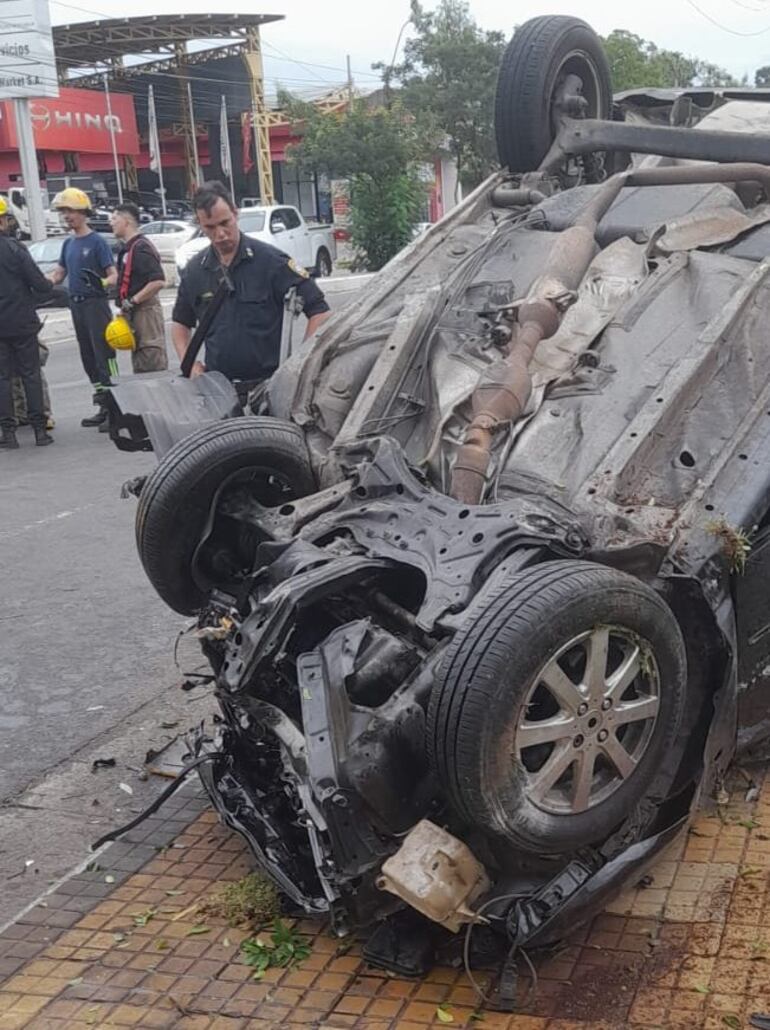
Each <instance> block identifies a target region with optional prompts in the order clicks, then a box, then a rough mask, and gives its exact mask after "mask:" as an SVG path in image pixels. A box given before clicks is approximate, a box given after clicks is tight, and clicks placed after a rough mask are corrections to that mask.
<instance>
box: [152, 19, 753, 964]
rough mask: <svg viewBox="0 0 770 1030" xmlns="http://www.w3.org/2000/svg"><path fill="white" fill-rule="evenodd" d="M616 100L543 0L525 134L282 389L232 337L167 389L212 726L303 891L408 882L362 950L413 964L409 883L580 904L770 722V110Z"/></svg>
mask: <svg viewBox="0 0 770 1030" xmlns="http://www.w3.org/2000/svg"><path fill="white" fill-rule="evenodd" d="M733 104H735V105H736V106H735V107H734V108H732V110H731V105H733ZM751 106H753V105H748V107H747V109H746V110H749V111H750V108H751ZM544 111H545V112H547V115H546V116H544V114H543V112H544ZM611 113H612V93H611V88H610V76H609V69H608V65H607V60H606V57H605V55H604V51H603V48H602V45H601V41H600V40H599V38H598V37H597V36H596V35H595V34H594V33H593V32H592V31H591V30H590V28H589V27H588V26H587V25H586V24H585V23H584V22H582V21H579V20H578V19H575V18H568V17H561V16H559V17H541V18H536V19H534V20H532V21H529V22H527V23H525V24H524V25H522V26H521V27H520V28H518V29H517V31H516V33H515V35H514V37H513V40H512V42H511V43H510V45H509V47H508V49H507V52H506V53H505V55H504V58H503V62H502V65H501V70H500V73H499V78H498V84H497V101H496V114H495V122H496V133H497V146H498V152H499V155H500V159H501V166H502V168H501V170H500V171H499V172H495V173H494V174H492V175H491V176H490V177H489V178H488V179H487V180H486V182H485V183H483V184H482V185H481V186H480V187H479V188H478V189H477V190H475V191H474V192H473V193H472V194H470V195H469V196H468V197H466V198H465V200H463V201H462V202H461V203H460V204H459V205H458V206H457V207H456V208H454V209H453V210H452V211H451V212H449V213H448V214H447V215H446V216H445V217H444V218H443V219H442V220H441V221H440V222H439V223H438V224H436V225H435V226H432V227H431V228H429V229H428V230H427V231H426V232H425V233H423V234H422V235H421V236H420V237H419V238H418V239H416V240H415V241H414V242H413V243H411V244H410V246H409V247H408V248H406V249H405V250H404V251H402V252H401V253H400V254H399V255H397V256H396V257H395V258H394V259H393V260H392V261H391V262H390V263H389V264H388V265H387V266H386V267H385V268H384V269H382V270H381V271H380V272H379V273H378V275H377V276H376V277H375V278H374V279H372V280H371V281H370V282H369V283H367V284H366V285H365V286H364V287H363V289H362V290H361V293H360V294H359V296H358V297H357V298H356V299H355V300H354V301H353V302H352V303H351V304H350V305H349V306H348V307H347V308H346V309H345V310H344V311H343V312H342V313H341V314H339V315H337V316H335V317H334V318H332V319H331V320H330V321H329V322H327V323H326V325H325V326H324V328H323V329H322V330H321V332H320V334H319V336H318V337H317V338H315V339H313V340H311V341H308V343H307V346H305V347H304V348H303V349H302V350H300V351H298V352H297V353H296V354H294V355H293V356H292V357H291V358H290V359H289V360H288V361H287V362H285V363H284V364H283V365H282V366H281V367H280V368H279V369H278V370H277V372H276V373H275V375H274V376H273V378H272V379H271V381H270V383H269V384H268V387H267V396H266V398H263V401H262V403H261V407H260V408H259V414H258V415H252V416H247V417H236V418H232V417H227V416H230V415H232V414H233V413H234V412H237V411H238V407H237V403H236V400H237V398H236V396H235V392H234V390H233V389H232V387H230V385H229V384H228V383H227V382H226V381H225V380H224V379H223V377H218V376H216V374H206V375H203V376H200V377H199V378H198V379H195V380H181V379H179V378H177V379H176V380H175V381H174V383H173V384H172V386H173V390H174V397H173V400H174V404H173V405H172V404H170V403H169V404H163V403H161V402H162V398H161V397H160V396H159V395H156V396H155V397H154V407H153V409H152V418H153V427H154V429H153V431H157V429H158V428H159V427H160V426H162V427H163V428H164V430H165V432H166V436H167V437H172V438H173V436H172V432H171V430H172V429H173V428H174V427H177V426H182V425H183V424H184V428H185V431H186V432H187V433H188V434H189V433H190V425H191V424H192V423H193V422H194V420H195V418H196V416H198V417H200V416H199V413H201V412H203V411H205V412H206V416H207V417H208V418H209V419H210V424H208V425H206V426H204V427H203V428H202V429H200V430H199V431H198V432H197V433H194V434H191V435H188V436H187V437H186V438H185V439H183V440H182V441H181V442H180V443H178V444H177V445H176V446H174V447H172V449H170V450H169V451H168V453H166V454H165V456H163V457H162V459H161V461H160V463H159V464H158V466H157V467H156V468H155V470H154V471H153V472H152V473H151V474H150V476H149V477H148V479H147V481H146V483H145V484H144V486H143V488H142V489H141V492H140V494H139V508H138V512H137V521H136V532H137V543H138V549H139V553H140V556H141V560H142V562H143V565H144V568H145V570H146V572H147V575H148V577H149V579H150V581H151V582H152V583H153V585H154V587H155V589H156V590H157V592H158V593H159V595H160V596H161V597H162V598H163V599H164V600H165V601H166V603H167V604H169V605H170V606H171V607H172V608H173V609H174V610H176V611H177V612H179V613H182V614H184V615H191V614H193V613H194V614H195V615H196V619H197V621H196V631H197V634H198V636H199V638H200V639H201V640H202V646H203V651H204V654H205V656H206V657H207V659H208V661H209V662H210V664H211V668H212V674H213V676H214V680H215V687H216V693H217V696H218V698H219V701H220V706H221V716H220V718H219V720H218V722H217V724H216V726H215V727H214V730H213V732H209V731H203V730H201V731H200V732H199V733H198V734H197V735H196V738H195V740H194V742H193V743H192V746H191V755H192V760H193V761H192V763H191V764H194V765H196V766H197V767H198V769H199V772H200V775H201V778H202V780H203V782H204V785H205V787H206V789H207V791H208V793H209V796H210V798H211V800H212V803H213V804H214V806H215V807H216V809H217V810H218V812H219V813H220V815H221V817H222V818H223V819H224V820H225V821H226V822H227V823H228V824H229V825H230V826H232V827H233V828H234V829H236V830H237V831H238V832H239V833H240V834H242V835H243V836H244V837H245V839H246V840H247V841H248V843H249V845H250V847H251V850H252V852H253V855H254V858H255V861H256V863H257V864H258V865H259V867H260V868H261V869H262V870H263V871H265V872H266V873H267V874H268V875H270V876H272V878H273V879H274V881H275V883H276V884H277V885H278V886H279V887H280V889H281V890H282V891H283V892H284V893H285V894H287V895H288V896H289V897H290V898H291V900H292V902H293V903H294V904H295V905H296V906H298V907H300V908H301V909H303V910H304V911H305V912H307V913H311V914H318V915H323V916H328V917H330V918H331V921H332V924H333V926H334V927H335V929H336V930H337V931H338V932H340V933H343V932H345V930H346V929H347V928H348V927H349V926H351V925H354V924H376V922H377V921H378V920H387V922H386V929H385V931H383V932H379V931H377V932H375V935H374V937H373V938H372V940H370V942H369V944H368V945H367V951H366V952H365V954H367V957H369V958H370V959H371V960H373V961H377V962H379V963H380V964H384V965H388V964H390V965H391V966H392V967H394V968H397V969H398V968H400V965H399V964H400V963H401V964H402V965H403V962H404V961H406V960H407V959H408V956H416V955H419V954H420V953H421V952H422V953H423V954H428V953H429V952H430V950H431V947H432V946H433V943H434V942H435V936H432V935H431V934H430V933H428V932H427V931H426V929H425V927H426V926H427V925H428V923H427V922H426V921H422V922H420V923H418V924H417V925H415V922H414V921H404V922H401V921H400V919H401V915H403V913H404V911H407V912H408V910H409V909H414V910H417V912H419V913H420V914H421V916H423V917H425V918H426V920H429V921H431V923H433V924H435V925H436V926H437V927H441V928H443V930H444V931H448V932H449V933H456V932H458V931H463V932H464V933H465V935H466V936H465V956H466V960H467V957H468V954H469V952H470V950H471V949H470V947H469V944H470V934H471V932H472V930H473V927H474V924H476V923H478V922H483V923H484V924H485V926H486V928H487V930H491V931H492V934H493V935H494V936H496V938H497V940H498V941H499V946H500V951H501V954H502V955H506V954H509V953H510V955H511V956H512V957H513V956H514V951H513V950H512V949H515V948H519V947H524V948H529V947H537V946H540V945H544V944H550V943H553V942H554V941H557V940H559V939H561V938H562V937H563V936H564V935H565V934H567V933H569V932H572V931H574V929H575V927H576V926H577V925H579V924H580V923H581V922H582V921H585V920H586V919H587V918H589V917H590V916H592V915H593V914H595V912H596V911H597V910H598V909H599V908H600V907H602V906H604V904H605V903H606V902H607V900H608V899H609V898H610V897H611V896H612V895H613V894H614V893H615V892H617V891H618V890H619V889H620V888H621V887H622V886H623V885H624V884H629V883H634V882H636V881H637V880H638V879H639V877H640V875H641V872H642V870H643V869H644V867H645V865H646V864H647V863H649V861H650V859H651V858H652V857H653V856H654V855H655V854H657V853H658V852H659V851H660V850H661V848H663V847H664V846H665V845H666V844H668V843H669V842H671V841H672V840H674V839H675V838H676V836H677V835H678V834H679V833H680V832H681V831H682V830H683V828H685V827H686V825H687V822H688V820H689V818H690V816H691V814H692V812H693V811H694V810H695V809H696V808H697V806H698V804H699V803H700V802H701V800H702V799H704V798H707V797H709V796H720V795H721V796H723V794H724V782H725V775H726V771H727V768H728V765H729V763H730V762H731V760H732V758H733V756H734V755H735V754H736V752H737V753H738V754H739V755H740V756H741V758H742V759H748V758H751V757H755V758H756V757H762V756H764V757H767V754H768V745H769V743H770V719H769V718H768V712H769V711H770V633H768V632H767V628H768V605H767V582H768V579H769V578H770V461H768V434H769V433H770V429H769V428H768V427H770V420H769V419H768V413H769V412H770V334H768V333H767V332H766V321H767V318H766V312H767V310H768V307H770V276H769V275H768V271H769V270H770V261H768V260H767V259H768V257H769V256H770V205H769V204H768V200H769V199H770V135H768V134H767V133H765V134H762V133H761V132H758V131H756V128H755V126H754V125H752V124H751V119H750V118H748V117H747V116H746V115H744V113H743V112H742V110H741V102H740V101H730V102H729V103H726V104H724V105H723V106H721V107H720V108H719V110H718V111H717V112H715V114H717V115H718V116H719V122H718V124H719V126H720V128H718V129H713V128H711V127H710V126H711V125H713V121H712V122H710V119H711V118H712V115H707V116H706V117H705V118H703V119H702V120H700V121H699V123H698V125H697V128H695V129H693V128H688V127H680V126H671V125H639V124H634V123H632V122H627V123H626V122H622V121H613V120H611ZM727 122H730V125H729V131H723V127H724V126H725V124H726V123H727ZM618 155H620V156H618ZM622 155H626V156H625V157H623V156H622ZM630 155H634V157H633V159H631V158H630ZM639 155H648V157H646V158H644V160H640V159H639ZM612 168H616V169H619V170H617V171H616V172H615V173H614V174H610V175H609V177H608V176H607V172H608V170H611V169H612ZM180 384H181V385H180ZM204 400H205V401H206V402H207V403H208V407H206V404H205V403H203V401H204ZM217 409H218V416H219V420H217ZM399 909H400V910H401V912H400V914H399ZM393 913H396V916H395V917H394V916H393ZM477 932H478V931H477ZM487 943H489V940H487ZM401 944H403V949H401ZM418 964H419V963H418ZM514 970H515V966H512V965H509V966H508V967H507V977H506V980H507V981H508V982H510V981H513V980H515V975H514ZM413 971H415V970H413ZM416 971H419V970H416Z"/></svg>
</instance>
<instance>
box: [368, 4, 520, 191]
mask: <svg viewBox="0 0 770 1030" xmlns="http://www.w3.org/2000/svg"><path fill="white" fill-rule="evenodd" d="M411 22H412V26H413V28H414V30H415V32H414V35H413V36H412V37H411V38H409V39H407V41H406V43H405V44H404V53H403V59H402V61H401V63H400V64H398V65H396V66H390V65H384V64H383V63H379V64H376V65H374V67H375V68H379V69H380V70H381V71H382V72H383V80H384V83H385V87H386V90H389V89H390V87H391V84H392V83H393V82H395V83H397V84H398V85H399V86H400V90H399V93H398V96H399V97H400V99H401V100H402V101H403V103H404V106H405V107H406V108H407V109H408V110H409V111H411V112H413V113H414V114H415V116H416V117H417V118H418V119H419V120H420V123H421V124H422V125H425V126H431V127H432V128H433V129H434V130H435V131H437V132H438V133H439V135H440V136H441V137H443V138H444V141H445V145H446V146H448V149H449V151H450V152H451V154H452V155H453V157H454V159H455V161H456V163H457V170H458V176H459V178H460V180H461V182H462V183H463V186H464V187H466V188H472V187H473V186H476V185H477V184H478V183H479V182H481V181H482V180H483V179H484V178H486V176H487V175H488V174H489V172H490V171H491V170H492V169H493V168H494V167H495V165H496V161H497V151H496V147H495V137H494V129H493V119H494V102H495V85H496V82H497V70H498V68H499V66H500V61H501V59H502V55H503V51H504V49H505V37H504V36H503V34H502V33H501V32H487V31H485V30H484V29H481V28H479V26H478V25H477V24H476V22H475V21H474V19H473V18H472V17H471V15H470V12H469V9H468V5H467V3H465V2H464V0H441V2H440V3H439V5H438V7H437V8H436V9H435V10H434V11H426V10H425V9H424V8H423V6H422V4H421V3H420V2H419V0H411Z"/></svg>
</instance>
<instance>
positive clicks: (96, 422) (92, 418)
mask: <svg viewBox="0 0 770 1030" xmlns="http://www.w3.org/2000/svg"><path fill="white" fill-rule="evenodd" d="M94 404H96V405H97V408H98V410H97V411H95V412H94V414H93V415H89V416H88V417H87V418H84V419H81V420H80V424H81V426H84V427H85V428H86V429H87V428H89V427H90V426H101V425H102V424H103V423H104V422H106V421H107V400H106V395H105V393H104V391H101V390H100V391H99V392H98V393H95V394H94Z"/></svg>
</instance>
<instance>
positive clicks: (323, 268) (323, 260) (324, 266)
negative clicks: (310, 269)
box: [315, 247, 332, 279]
mask: <svg viewBox="0 0 770 1030" xmlns="http://www.w3.org/2000/svg"><path fill="white" fill-rule="evenodd" d="M315 274H316V275H317V276H318V278H319V279H326V278H327V277H328V276H330V275H331V274H332V259H331V255H330V254H329V251H328V250H326V248H325V247H321V249H320V250H319V251H318V257H317V258H316V262H315Z"/></svg>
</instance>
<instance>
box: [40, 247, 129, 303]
mask: <svg viewBox="0 0 770 1030" xmlns="http://www.w3.org/2000/svg"><path fill="white" fill-rule="evenodd" d="M102 235H103V236H104V238H105V239H106V240H107V242H108V243H109V245H110V250H111V251H112V253H113V254H114V255H117V253H118V250H119V249H120V240H118V239H116V238H115V236H113V234H112V233H103V234H102ZM66 238H67V237H66V236H52V237H49V239H47V240H39V241H38V242H37V243H30V244H28V247H27V249H28V250H29V253H30V255H31V256H32V258H33V259H34V261H35V263H36V264H37V266H38V268H39V269H40V271H41V272H42V273H43V275H47V274H48V273H49V272H52V271H53V270H54V268H56V267H57V266H58V264H59V257H60V256H61V251H62V247H63V246H64V241H65V239H66ZM108 295H109V296H110V297H114V296H115V288H114V287H111V289H110V290H109V291H108ZM69 302H70V301H69V283H68V280H67V278H65V279H64V281H63V282H61V283H60V284H59V285H58V286H55V287H54V294H53V297H52V298H51V300H49V301H48V303H47V304H44V305H40V306H41V307H49V308H67V307H69Z"/></svg>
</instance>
